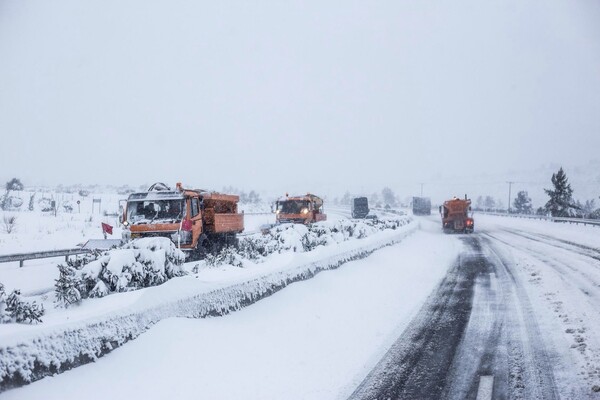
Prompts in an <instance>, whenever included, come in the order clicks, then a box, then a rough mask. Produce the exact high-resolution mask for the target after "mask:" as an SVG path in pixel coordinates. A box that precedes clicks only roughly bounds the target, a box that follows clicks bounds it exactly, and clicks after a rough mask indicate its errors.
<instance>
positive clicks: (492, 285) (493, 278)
mask: <svg viewBox="0 0 600 400" xmlns="http://www.w3.org/2000/svg"><path fill="white" fill-rule="evenodd" d="M490 289H491V290H493V291H497V290H498V279H497V278H496V273H495V272H490Z"/></svg>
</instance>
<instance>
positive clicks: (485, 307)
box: [351, 235, 558, 399]
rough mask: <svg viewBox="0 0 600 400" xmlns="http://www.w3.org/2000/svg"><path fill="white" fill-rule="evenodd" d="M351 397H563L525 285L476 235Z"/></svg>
mask: <svg viewBox="0 0 600 400" xmlns="http://www.w3.org/2000/svg"><path fill="white" fill-rule="evenodd" d="M462 240H463V241H464V242H465V244H466V247H467V250H466V251H465V253H464V254H463V255H461V257H460V259H459V260H458V261H457V262H456V263H455V265H454V266H453V267H452V268H451V269H450V271H449V272H448V274H447V275H446V277H445V278H444V280H443V281H442V282H441V283H440V285H439V286H438V288H437V289H436V290H435V291H434V293H432V294H431V295H430V297H429V298H428V300H427V302H426V303H425V305H424V306H423V307H422V309H421V310H420V312H419V313H418V315H417V316H416V317H415V318H414V320H413V321H412V322H411V324H410V325H409V328H408V329H407V330H406V331H405V332H404V333H403V334H402V335H401V336H400V337H399V338H398V340H397V341H396V342H395V343H394V345H393V346H392V347H391V348H390V350H389V351H388V352H387V353H386V355H385V356H384V357H383V358H382V360H381V361H380V362H379V363H378V364H377V366H376V367H375V368H374V369H373V370H372V371H371V373H370V374H369V375H368V376H367V377H366V378H365V380H364V381H363V382H362V383H361V384H360V385H359V387H358V388H357V389H356V390H355V392H354V393H353V394H352V396H351V399H434V398H436V399H439V398H446V399H457V398H461V399H462V398H466V399H475V398H476V397H477V394H478V391H479V383H480V377H481V376H493V377H494V380H493V386H492V391H493V393H492V398H494V399H506V398H511V399H555V398H558V395H557V392H556V389H555V382H554V376H553V372H552V368H551V364H550V363H549V357H548V353H547V351H546V347H545V344H544V343H543V342H542V337H541V335H540V330H539V328H538V325H537V322H536V319H535V317H534V313H533V311H532V308H531V305H530V303H529V300H528V298H527V295H526V293H525V292H524V290H522V284H521V283H520V281H519V280H518V279H517V278H516V277H515V276H514V275H513V274H512V272H511V270H510V267H509V266H508V265H507V264H505V263H504V262H503V260H501V259H500V258H499V257H498V256H497V255H496V254H495V253H494V252H493V250H491V249H490V242H489V240H483V239H482V238H481V237H479V235H472V236H471V235H469V236H464V237H463V238H462Z"/></svg>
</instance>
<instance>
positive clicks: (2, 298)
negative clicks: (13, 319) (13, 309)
mask: <svg viewBox="0 0 600 400" xmlns="http://www.w3.org/2000/svg"><path fill="white" fill-rule="evenodd" d="M7 322H10V317H9V316H8V314H7V313H6V291H5V290H4V284H2V283H0V324H4V323H7Z"/></svg>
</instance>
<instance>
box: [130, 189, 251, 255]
mask: <svg viewBox="0 0 600 400" xmlns="http://www.w3.org/2000/svg"><path fill="white" fill-rule="evenodd" d="M238 201H239V196H235V195H229V194H221V193H216V192H208V191H205V190H199V189H185V188H183V187H182V186H181V183H178V184H177V186H176V189H175V190H171V189H170V188H169V187H167V186H166V185H164V184H162V183H156V184H154V185H152V186H151V187H150V188H149V189H148V191H146V192H141V193H132V194H131V195H130V196H129V198H128V199H127V205H126V207H125V209H124V212H123V225H124V226H125V229H124V231H123V239H124V240H129V239H134V238H140V237H152V236H162V237H167V238H169V239H171V240H172V241H173V243H175V245H176V246H177V247H178V248H180V249H181V250H186V251H191V252H192V254H194V255H198V256H199V255H202V254H205V253H209V252H214V251H217V250H218V249H219V248H221V247H222V246H224V245H225V244H234V243H235V241H236V234H238V233H240V232H242V231H243V230H244V215H243V214H240V213H238V207H237V203H238Z"/></svg>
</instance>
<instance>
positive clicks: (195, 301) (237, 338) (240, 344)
mask: <svg viewBox="0 0 600 400" xmlns="http://www.w3.org/2000/svg"><path fill="white" fill-rule="evenodd" d="M327 211H328V215H329V216H330V217H329V220H330V221H331V223H332V224H336V223H344V221H345V220H346V218H347V215H348V211H347V210H346V209H343V208H333V209H331V208H330V209H328V210H327ZM475 218H476V232H475V234H474V235H468V236H464V235H444V234H442V233H441V232H440V228H439V220H438V217H437V216H435V215H434V216H431V217H416V218H415V219H414V222H413V223H412V224H409V225H408V226H405V227H402V229H400V230H399V231H389V232H388V231H383V232H379V233H376V234H375V235H373V236H369V237H367V238H364V239H356V240H351V241H344V242H339V243H336V244H332V245H330V246H319V247H317V248H316V249H314V250H312V251H310V252H308V253H301V252H300V253H295V252H282V253H281V254H273V255H271V256H269V257H267V258H266V259H265V260H264V262H261V263H249V264H246V265H245V266H244V268H239V267H234V266H230V265H222V266H219V267H212V268H210V267H208V266H206V265H205V264H203V263H200V264H199V270H198V272H195V273H192V274H191V275H189V276H186V277H182V278H175V279H172V280H170V281H168V282H166V283H165V284H162V285H160V286H156V287H150V288H146V289H142V290H137V291H133V292H125V293H118V294H113V295H110V296H107V297H105V298H101V299H92V300H86V301H84V302H83V304H81V305H80V306H77V307H72V308H70V309H68V310H64V309H58V310H54V309H53V310H49V312H48V314H47V315H46V316H45V317H44V323H43V324H39V325H15V324H12V325H0V343H4V344H8V345H9V346H17V345H18V343H20V342H23V341H29V340H31V342H30V343H31V344H29V345H26V346H24V347H21V349H22V351H23V353H22V354H26V353H27V354H29V355H31V354H38V353H39V352H40V351H41V352H42V353H44V354H53V356H56V355H57V354H60V352H66V351H67V347H68V346H66V343H63V342H62V340H64V339H65V338H66V337H67V336H64V335H63V334H62V333H60V332H65V333H68V334H69V335H75V336H74V337H81V334H80V333H76V332H88V331H87V330H88V329H89V335H88V334H86V335H87V336H86V338H91V337H92V336H93V335H96V334H99V335H107V336H106V337H114V338H116V339H115V341H114V343H116V344H122V343H121V342H119V341H121V340H122V341H126V340H127V339H126V336H124V334H125V330H122V329H121V331H120V332H119V329H120V328H119V329H117V328H118V327H119V325H120V324H121V325H123V326H128V328H127V329H131V331H132V332H134V335H133V337H134V338H135V340H133V341H132V342H130V343H127V344H125V345H124V346H122V347H120V348H118V349H116V350H114V351H113V352H111V353H109V354H108V355H105V356H104V357H101V358H99V359H98V360H97V361H96V362H95V363H92V364H87V365H83V366H80V367H77V368H75V369H73V370H71V371H68V372H65V373H62V374H60V375H57V376H54V377H46V378H44V379H42V380H40V381H37V382H34V383H32V384H30V385H26V386H24V387H22V388H18V389H11V390H9V391H7V392H5V393H2V395H3V396H5V397H6V398H37V397H39V396H42V395H43V397H44V398H59V397H60V398H70V397H69V395H67V394H66V393H78V391H77V389H78V388H82V387H85V388H86V392H87V393H88V397H91V398H104V397H106V396H108V395H109V394H110V395H111V396H112V397H114V398H132V397H143V398H164V397H166V396H171V397H177V398H193V397H194V398H195V397H198V396H201V397H205V398H223V399H227V398H261V399H275V398H303V399H312V398H314V399H322V398H346V397H347V396H349V395H351V394H352V393H353V392H354V390H355V389H356V388H357V387H358V385H359V384H360V383H361V381H362V380H363V379H364V378H365V377H366V376H367V374H369V373H370V371H371V370H372V369H373V367H374V366H375V365H376V364H377V363H378V361H379V360H380V359H381V357H382V356H383V355H384V354H385V353H386V351H387V350H388V349H389V348H390V346H391V345H392V344H393V343H394V341H395V340H396V339H397V338H398V337H402V336H401V334H402V333H403V332H404V331H405V330H406V328H410V324H411V323H413V322H414V321H413V320H412V318H413V317H415V315H416V314H417V313H421V312H423V311H422V310H420V307H421V306H422V305H423V304H424V302H425V301H426V299H427V297H428V296H429V295H430V293H431V292H432V291H433V290H434V288H436V287H437V283H438V282H440V280H441V279H442V278H444V276H445V274H446V272H447V271H448V270H449V267H450V266H451V265H452V264H453V262H454V260H455V259H456V258H457V256H458V255H459V254H460V255H461V257H463V256H464V257H473V256H476V257H485V259H486V260H487V261H486V262H489V266H487V267H486V268H494V269H495V272H494V273H493V274H492V273H489V272H486V271H484V270H482V271H479V272H478V274H480V275H475V276H476V277H477V278H476V279H475V278H473V279H474V280H473V282H474V285H475V286H474V293H475V294H474V297H473V300H472V309H473V311H472V312H473V314H472V316H471V320H470V322H469V324H468V325H467V328H466V332H467V333H468V334H467V337H466V338H463V342H464V343H480V344H481V345H482V346H484V347H482V348H481V349H478V350H477V352H475V353H477V354H479V353H481V354H503V353H502V349H501V348H494V349H486V348H485V346H486V343H488V341H486V340H487V339H485V338H486V337H487V336H485V337H484V336H481V337H479V336H478V335H484V334H485V335H492V337H493V334H492V333H490V332H492V331H489V332H488V331H486V329H487V328H486V327H490V329H492V327H494V326H506V327H507V331H506V333H504V334H503V335H508V336H502V339H501V340H500V339H499V340H500V341H499V342H494V343H496V344H495V345H498V343H514V340H515V338H512V339H511V336H510V335H513V334H515V335H517V336H515V337H518V338H519V339H518V340H519V341H520V342H519V345H518V346H520V347H519V348H522V349H524V350H523V351H524V353H519V354H521V357H525V358H524V359H523V360H522V364H518V365H519V366H524V367H525V368H526V370H527V371H529V372H528V373H529V375H528V376H529V377H530V378H527V379H530V382H531V381H535V376H536V375H535V374H536V372H535V371H536V369H537V370H538V371H539V368H541V366H542V365H543V366H544V368H546V372H545V375H544V376H543V379H550V381H549V382H546V381H544V382H546V383H547V384H549V385H551V387H550V388H546V389H543V388H541V387H539V388H535V387H534V388H533V389H532V388H528V387H520V388H519V383H518V382H517V383H515V382H514V380H515V379H516V378H514V376H513V375H511V377H512V378H509V377H506V378H503V375H501V376H498V377H497V380H496V382H497V383H496V384H495V385H496V387H495V390H498V391H499V392H502V391H505V392H504V393H513V394H514V393H516V394H517V397H519V396H523V393H530V394H535V393H554V396H555V397H557V398H569V399H570V398H599V397H600V394H599V393H600V340H598V339H597V337H598V333H599V332H600V311H599V310H600V289H599V288H600V248H599V247H600V245H599V243H600V228H598V227H591V226H581V225H569V224H561V223H553V222H549V221H538V220H526V219H517V218H507V217H499V216H489V215H476V216H475ZM272 219H273V215H272V214H264V215H262V214H250V213H249V214H248V215H246V221H247V223H246V226H247V227H248V225H249V224H248V221H250V224H251V226H256V228H258V226H260V225H261V224H263V223H271V222H272ZM417 226H420V228H421V229H420V230H418V231H417V232H416V233H412V232H414V230H415V228H416V227H417ZM410 233H412V235H410V236H407V235H409V234H410ZM467 238H471V239H473V240H474V242H473V243H478V245H481V246H482V248H481V250H476V251H474V250H473V249H471V250H470V252H469V251H466V250H465V248H464V244H463V243H464V240H465V239H467ZM390 240H392V241H395V242H399V244H396V245H394V246H391V247H384V246H385V243H387V242H388V241H390ZM467 240H468V239H467ZM361 249H368V252H367V253H361V251H363V250H361ZM371 251H374V253H372V254H371ZM350 254H354V255H359V254H362V255H360V257H356V258H360V259H359V260H357V261H351V262H349V263H346V264H345V265H344V266H343V267H341V268H338V269H333V270H330V271H325V272H323V273H321V274H319V275H317V276H315V277H314V278H312V279H308V280H302V279H304V278H301V279H300V280H301V281H300V282H297V283H294V284H292V285H289V286H287V284H286V283H285V282H286V280H289V279H291V278H292V277H298V276H302V274H305V273H307V272H308V273H309V274H310V273H312V272H311V271H314V268H316V267H317V266H318V265H322V266H325V268H324V269H329V268H330V267H328V266H327V265H329V266H334V267H335V266H339V260H344V261H343V262H346V261H348V260H349V259H353V257H354V256H352V257H350V258H349V256H348V255H350ZM369 254H370V255H369ZM364 255H368V257H367V258H363V257H364ZM459 259H461V258H459ZM465 259H466V258H465ZM49 264H51V262H50V263H49ZM195 265H196V264H195V263H188V264H186V269H188V270H190V271H192V270H193V268H194V267H195ZM47 267H48V268H49V269H52V270H55V268H52V267H51V266H50V265H47ZM0 268H4V269H0V272H1V273H2V274H1V278H0V282H2V281H6V282H5V283H7V286H9V287H12V286H15V285H17V284H21V285H22V286H23V289H28V290H31V291H36V290H37V291H41V292H43V291H44V290H52V285H53V276H52V274H50V273H47V274H44V273H41V272H42V271H45V270H43V269H42V266H39V267H36V266H35V265H34V264H33V262H32V264H31V265H29V264H26V267H25V268H23V269H20V270H19V269H18V268H16V269H15V268H14V266H13V268H7V267H3V266H2V265H0ZM36 268H39V269H36ZM503 271H504V272H503ZM492 275H494V276H493V277H492ZM32 276H33V277H35V278H34V279H31V277H32ZM296 280H298V279H296V278H293V279H292V280H291V281H290V282H294V281H296ZM28 282H29V283H28ZM42 282H43V283H42ZM486 282H487V283H486ZM28 284H29V286H27V285H28ZM11 285H12V286H11ZM286 286H287V287H286ZM270 287H277V289H276V290H277V293H275V294H272V295H270V296H269V294H270V292H269V290H270V289H269V288H270ZM284 287H285V289H284V290H280V289H281V288H284ZM244 293H245V294H244ZM240 294H244V296H248V294H250V297H254V301H256V300H258V299H262V300H260V301H258V302H256V303H254V304H252V305H251V306H248V307H246V308H242V307H241V306H240V304H241V303H244V302H246V300H245V299H244V297H238V296H239V295H240ZM38 295H39V294H38ZM511 299H512V300H511ZM515 299H516V300H515ZM507 300H509V303H506V301H507ZM498 301H501V302H502V307H504V306H507V307H510V309H512V310H513V311H514V312H512V313H511V318H512V319H511V318H508V319H506V318H507V317H506V314H502V313H491V314H490V313H489V312H488V310H490V309H494V307H498V305H495V303H494V302H498ZM513 301H514V302H513ZM211 307H213V308H211ZM214 307H221V308H222V309H223V310H225V311H224V312H222V313H218V315H222V314H229V312H230V311H236V312H233V313H231V314H229V315H225V316H221V317H217V318H201V319H188V318H189V317H198V316H206V315H210V314H211V312H212V311H211V310H214V309H215V308H214ZM502 315H505V316H504V317H502ZM177 317H179V318H177ZM181 317H183V318H181ZM107 321H108V322H107ZM111 321H112V322H111ZM136 321H137V322H136ZM477 321H479V322H481V321H483V322H484V323H483V322H482V324H479V325H478V322H477ZM136 324H137V325H136ZM138 325H139V326H138ZM134 326H135V328H134ZM51 332H54V333H53V335H54V336H51V337H50V339H48V340H49V341H48V342H47V343H45V342H44V340H45V339H42V338H44V337H48V334H49V333H51ZM103 332H104V333H103ZM515 332H516V333H515ZM519 332H520V333H519ZM61 335H62V336H61ZM136 337H137V338H136ZM86 340H88V339H86ZM511 340H512V342H511ZM492 342H493V341H492ZM34 343H37V344H35V346H38V347H37V348H34V347H32V344H34ZM86 343H87V342H86ZM86 343H83V344H82V345H81V346H86ZM89 343H93V341H90V342H89ZM490 343H491V342H490ZM62 346H65V347H64V348H63V347H62ZM69 346H71V344H69ZM90 346H92V345H91V344H90ZM503 346H504V345H503ZM71 347H73V346H71ZM75 347H77V346H75ZM15 348H16V347H15ZM92 348H94V349H96V348H95V347H93V346H92ZM40 349H41V350H40ZM69 349H70V347H69ZM527 349H529V350H527ZM94 351H95V350H94ZM465 351H467V350H465V349H464V348H461V350H460V352H459V353H457V354H466V353H465ZM511 351H512V350H510V349H509V351H508V356H507V357H509V359H510V357H512V356H511ZM36 352H38V353H36ZM467 352H468V351H467ZM486 352H487V353H486ZM490 352H491V353H490ZM0 353H1V352H0ZM1 354H4V355H3V356H2V357H7V358H8V356H7V354H8V353H1ZM10 357H11V360H16V359H17V358H18V356H15V354H14V353H11V355H10ZM15 357H16V358H15ZM24 357H25V356H24ZM461 357H464V355H463V356H461ZM527 357H530V358H529V359H527ZM467 358H468V357H467ZM539 360H545V361H543V363H542V364H536V363H537V362H538V361H539ZM28 362H31V360H28ZM465 362H466V363H467V364H464V363H465ZM478 362H479V361H477V360H476V359H474V360H473V361H472V362H469V361H468V360H467V361H465V360H464V359H462V360H459V361H456V360H455V361H454V362H453V364H452V365H463V364H464V365H470V364H473V363H475V364H477V363H478ZM519 362H521V361H519ZM539 362H542V361H539ZM455 363H458V364H455ZM460 363H463V364H460ZM475 364H473V365H472V366H470V367H469V368H471V367H473V368H475ZM477 365H479V364H477ZM509 365H511V364H510V362H509ZM477 368H479V367H477ZM498 368H499V367H498ZM519 368H521V367H519ZM519 371H520V370H519ZM449 373H450V374H453V375H452V376H453V378H452V379H457V377H461V376H463V377H466V376H470V375H469V374H473V373H477V369H475V370H473V371H471V372H469V373H467V372H465V373H464V374H462V375H461V374H457V372H456V371H450V372H449ZM149 377H152V378H149ZM156 377H160V378H158V379H156ZM532 377H533V378H532ZM503 379H508V382H504V383H503ZM511 379H512V381H511ZM519 379H520V378H519ZM523 379H526V377H525V378H523ZM105 382H112V384H111V385H106V384H105ZM511 384H515V385H516V386H515V387H516V388H517V389H515V390H517V391H516V392H510V387H511V386H510V385H511ZM470 385H471V384H470V383H469V382H466V383H463V384H460V385H458V386H454V387H453V389H452V390H454V391H455V392H456V393H459V392H460V393H467V392H468V391H469V390H472V387H471V386H470ZM69 387H70V388H72V390H68V391H67V390H65V388H69ZM457 388H458V389H457ZM470 388H471V389H470ZM507 388H508V389H507ZM475 389H476V388H475ZM513 389H514V388H513ZM461 391H462V392H461ZM452 393H454V392H452ZM469 393H471V392H469ZM65 396H66V397H65Z"/></svg>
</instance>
